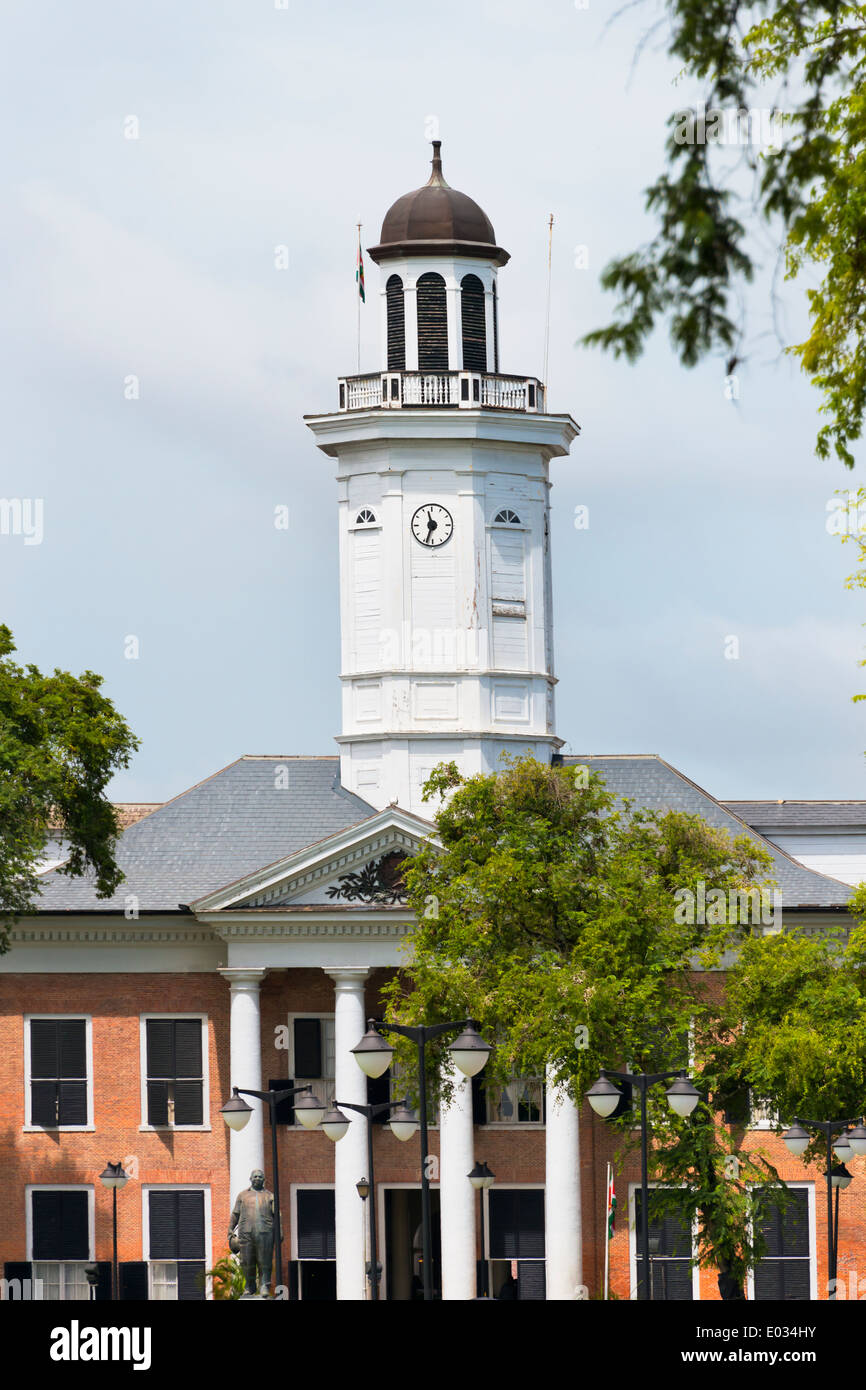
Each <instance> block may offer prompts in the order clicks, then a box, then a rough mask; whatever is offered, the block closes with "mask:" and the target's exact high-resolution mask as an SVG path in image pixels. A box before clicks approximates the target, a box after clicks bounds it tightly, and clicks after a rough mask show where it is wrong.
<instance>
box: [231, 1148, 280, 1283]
mask: <svg viewBox="0 0 866 1390" xmlns="http://www.w3.org/2000/svg"><path fill="white" fill-rule="evenodd" d="M235 1243H236V1244H235ZM229 1246H230V1247H231V1248H232V1249H234V1248H236V1249H237V1253H238V1255H239V1256H240V1261H241V1268H242V1269H243V1272H244V1279H245V1281H246V1292H247V1293H248V1294H256V1293H258V1294H260V1295H261V1296H262V1298H268V1297H269V1295H270V1283H271V1266H272V1265H273V1261H274V1194H273V1193H272V1192H268V1190H267V1188H266V1187H265V1175H264V1173H263V1172H262V1170H261V1168H255V1169H254V1170H253V1172H252V1173H250V1186H249V1187H247V1188H245V1189H244V1191H243V1192H239V1193H238V1197H237V1201H236V1202H235V1204H234V1208H233V1210H232V1214H231V1219H230V1221H229Z"/></svg>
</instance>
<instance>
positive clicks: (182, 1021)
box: [174, 1018, 201, 1077]
mask: <svg viewBox="0 0 866 1390" xmlns="http://www.w3.org/2000/svg"><path fill="white" fill-rule="evenodd" d="M174 1038H175V1043H174V1046H175V1067H176V1068H177V1070H176V1071H175V1073H174V1075H175V1076H183V1077H193V1076H196V1077H198V1076H201V1019H198V1018H179V1019H177V1020H176V1022H175V1024H174Z"/></svg>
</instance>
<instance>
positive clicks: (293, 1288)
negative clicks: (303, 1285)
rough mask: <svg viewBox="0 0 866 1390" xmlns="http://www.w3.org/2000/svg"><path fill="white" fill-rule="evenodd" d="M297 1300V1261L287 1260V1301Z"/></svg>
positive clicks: (295, 1301)
mask: <svg viewBox="0 0 866 1390" xmlns="http://www.w3.org/2000/svg"><path fill="white" fill-rule="evenodd" d="M297 1301H298V1261H297V1260H289V1302H290V1303H297Z"/></svg>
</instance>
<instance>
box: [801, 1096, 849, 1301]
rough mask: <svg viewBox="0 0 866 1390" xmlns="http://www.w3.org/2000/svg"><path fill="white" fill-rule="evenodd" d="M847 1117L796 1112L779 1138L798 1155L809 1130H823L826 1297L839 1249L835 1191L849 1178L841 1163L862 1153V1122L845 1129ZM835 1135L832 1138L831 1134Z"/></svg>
mask: <svg viewBox="0 0 866 1390" xmlns="http://www.w3.org/2000/svg"><path fill="white" fill-rule="evenodd" d="M850 1124H851V1121H850V1120H803V1119H800V1118H799V1116H798V1117H797V1118H795V1120H794V1123H793V1124H792V1125H791V1128H790V1129H786V1130H785V1133H784V1134H783V1135H782V1138H783V1139H784V1141H785V1145H786V1147H787V1149H788V1151H789V1153H792V1154H794V1155H795V1156H796V1157H798V1158H801V1157H802V1156H803V1154H804V1153H805V1152H806V1150H807V1149H808V1147H809V1144H810V1143H811V1139H810V1137H809V1132H808V1131H809V1130H810V1129H812V1130H814V1131H815V1132H816V1134H823V1136H824V1141H825V1148H826V1162H827V1167H826V1171H825V1174H824V1176H825V1178H826V1182H827V1297H828V1298H830V1299H835V1297H836V1257H837V1254H838V1250H839V1192H840V1191H841V1189H843V1188H845V1187H847V1186H848V1184H849V1183H850V1182H851V1181H852V1177H851V1174H850V1173H849V1172H848V1169H847V1168H846V1167H845V1160H846V1159H848V1158H850V1157H851V1155H852V1154H857V1156H858V1157H862V1156H863V1155H864V1154H866V1126H864V1124H863V1121H862V1119H861V1120H860V1123H859V1124H857V1125H855V1127H854V1128H853V1129H849V1128H848V1126H849V1125H850ZM834 1134H836V1135H838V1138H836V1139H835V1140H834V1138H833V1135H834ZM834 1153H835V1155H836V1157H837V1158H838V1159H839V1163H838V1164H837V1165H835V1166H834V1164H833V1154H834ZM834 1189H835V1193H836V1219H835V1221H834V1219H833V1192H834Z"/></svg>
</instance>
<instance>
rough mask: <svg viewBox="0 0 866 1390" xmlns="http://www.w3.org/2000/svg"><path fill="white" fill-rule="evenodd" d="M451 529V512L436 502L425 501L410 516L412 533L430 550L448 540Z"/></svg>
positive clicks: (452, 527)
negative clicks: (411, 516)
mask: <svg viewBox="0 0 866 1390" xmlns="http://www.w3.org/2000/svg"><path fill="white" fill-rule="evenodd" d="M453 530H454V522H453V521H452V519H451V513H450V512H448V511H446V510H445V508H444V507H440V506H439V503H438V502H425V503H424V506H423V507H419V508H418V510H417V512H416V513H415V515H414V516H413V518H412V535H413V536H414V537H415V539H416V541H420V543H421V545H426V546H429V547H430V549H431V550H436V549H437V548H438V547H439V546H440V545H444V544H445V542H446V541H450V539H451V533H452V531H453Z"/></svg>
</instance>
